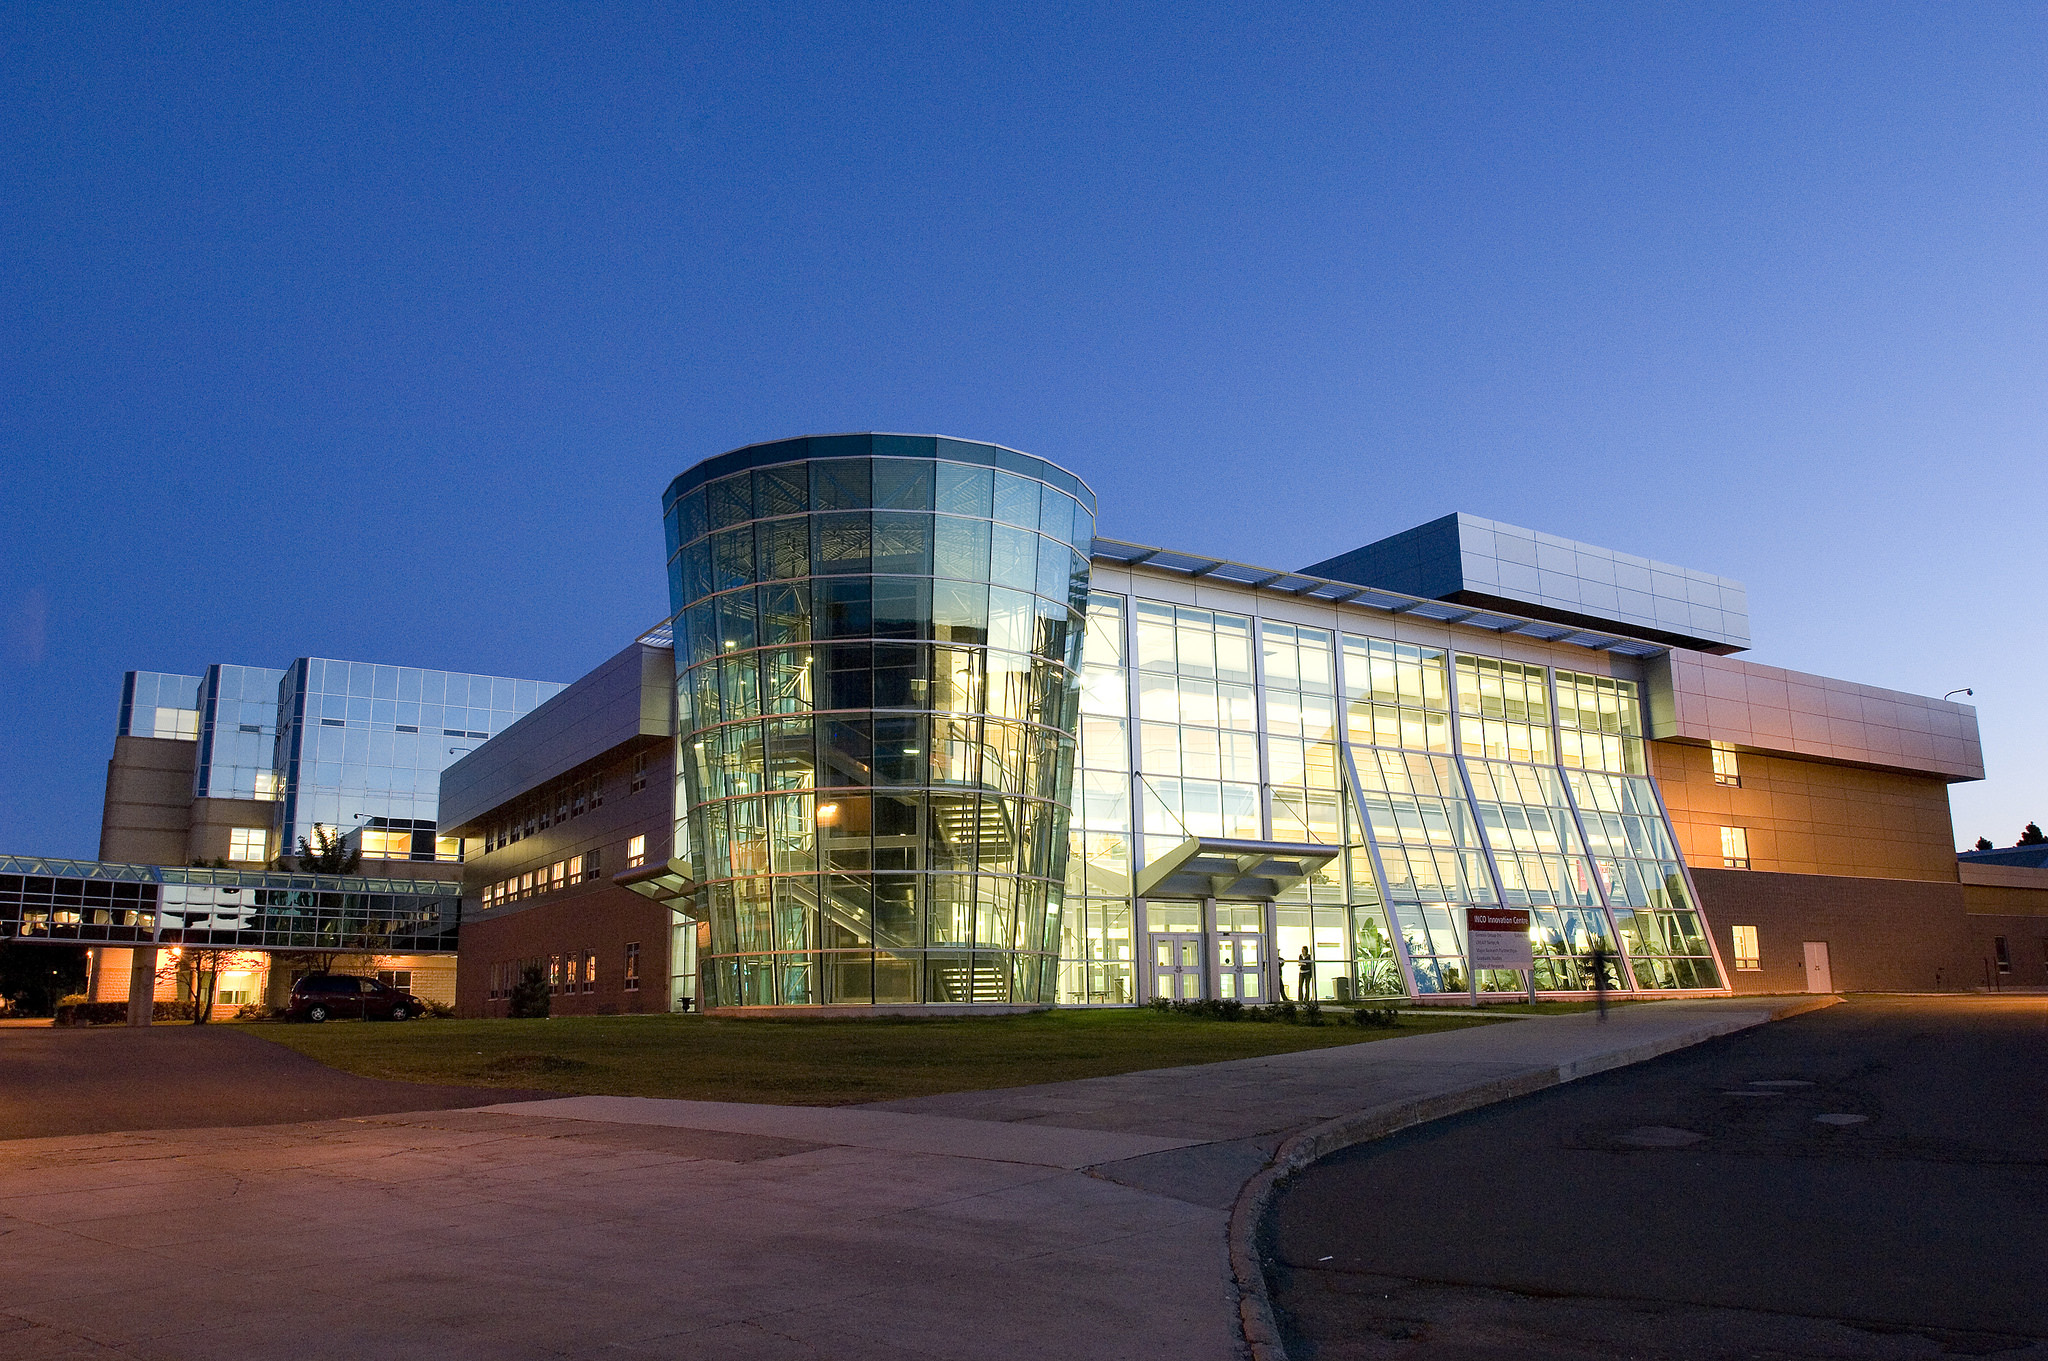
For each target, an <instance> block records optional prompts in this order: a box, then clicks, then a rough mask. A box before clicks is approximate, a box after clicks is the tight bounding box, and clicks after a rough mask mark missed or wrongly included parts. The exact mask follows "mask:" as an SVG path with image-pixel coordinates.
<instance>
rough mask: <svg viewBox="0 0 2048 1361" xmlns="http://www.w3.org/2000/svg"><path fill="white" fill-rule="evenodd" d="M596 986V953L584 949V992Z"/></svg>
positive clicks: (592, 989)
mask: <svg viewBox="0 0 2048 1361" xmlns="http://www.w3.org/2000/svg"><path fill="white" fill-rule="evenodd" d="M596 987H597V955H596V953H595V952H592V951H585V952H584V955H583V990H584V991H585V992H591V991H594V990H595V989H596Z"/></svg>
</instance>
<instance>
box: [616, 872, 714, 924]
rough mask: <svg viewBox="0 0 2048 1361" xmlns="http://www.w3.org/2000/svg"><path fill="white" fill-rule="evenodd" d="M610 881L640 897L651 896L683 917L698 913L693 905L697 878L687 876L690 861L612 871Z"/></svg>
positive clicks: (700, 912) (694, 915) (689, 874)
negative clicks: (620, 871)
mask: <svg viewBox="0 0 2048 1361" xmlns="http://www.w3.org/2000/svg"><path fill="white" fill-rule="evenodd" d="M612 882H613V883H615V884H617V885H618V886H619V887H620V888H625V889H631V890H632V891H633V892H635V893H637V894H639V895H640V896H641V897H643V898H652V899H653V900H654V901H655V902H657V903H663V904H665V905H667V907H668V908H669V910H670V911H672V912H677V913H680V914H681V915H683V916H686V917H700V916H702V915H703V914H702V911H701V909H698V908H697V907H696V899H695V896H694V895H695V894H696V891H697V887H698V885H697V881H696V879H695V878H693V877H692V875H691V867H690V862H689V861H687V860H670V861H667V862H666V863H664V864H659V865H649V866H647V867H646V868H645V869H637V870H626V871H625V872H623V873H621V874H614V875H613V876H612Z"/></svg>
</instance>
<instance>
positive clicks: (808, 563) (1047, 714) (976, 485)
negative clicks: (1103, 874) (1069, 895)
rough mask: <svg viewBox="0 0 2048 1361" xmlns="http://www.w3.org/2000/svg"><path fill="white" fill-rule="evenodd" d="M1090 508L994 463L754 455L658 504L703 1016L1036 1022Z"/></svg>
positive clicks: (1064, 850) (1082, 495) (959, 450)
mask: <svg viewBox="0 0 2048 1361" xmlns="http://www.w3.org/2000/svg"><path fill="white" fill-rule="evenodd" d="M1094 508H1095V501H1094V495H1093V493H1092V492H1091V491H1089V489H1088V488H1087V487H1086V486H1085V485H1084V484H1083V483H1081V482H1080V480H1079V479H1077V478H1075V477H1074V476H1073V475H1072V474H1069V473H1067V472H1065V471H1064V470H1062V469H1059V468H1057V467H1055V466H1053V465H1052V464H1049V463H1046V462H1044V461H1043V460H1040V459H1036V458H1033V457H1031V456H1029V455H1026V454H1019V453H1017V452H1015V451H1013V450H1008V449H1001V448H998V447H996V446H993V445H986V444H975V443H968V442H964V441H958V440H947V439H936V438H933V437H929V436H898V435H843V436H822V437H812V438H809V439H797V440H785V441H780V442H777V443H774V444H767V445H756V446H750V447H748V448H745V449H740V450H735V451H734V452H732V453H730V454H725V455H721V456H720V457H718V458H715V459H711V460H707V461H706V462H705V463H702V464H699V465H698V466H697V467H696V468H693V469H692V470H690V471H689V472H687V473H685V474H683V475H682V476H681V477H679V478H677V479H676V480H675V482H674V483H672V484H671V485H670V487H669V490H668V494H667V495H666V497H665V498H664V503H663V512H664V521H665V523H666V527H667V532H668V542H669V548H670V554H671V556H670V564H669V581H670V594H671V602H672V605H673V607H674V609H675V611H676V614H677V620H676V625H677V626H676V642H677V667H678V677H677V697H678V717H679V723H678V732H679V736H678V749H679V750H678V755H679V759H678V762H677V764H678V769H679V770H680V772H681V789H680V791H679V793H680V799H679V803H680V807H681V810H682V812H681V816H680V818H679V820H678V829H677V845H676V854H677V855H678V857H680V858H683V859H686V860H688V861H689V862H690V863H691V866H692V869H693V872H694V874H695V877H696V879H697V880H698V882H699V883H700V884H702V886H703V887H702V888H701V890H700V892H701V894H702V903H701V907H702V910H703V912H704V913H705V916H706V919H707V920H708V921H709V923H710V927H711V945H710V949H709V951H708V952H707V953H706V955H705V960H704V962H705V975H706V986H707V989H708V994H707V999H706V1000H707V1004H708V1005H712V1006H805V1005H822V1004H923V1005H949V1004H1027V1005H1036V1004H1040V1003H1044V1002H1050V1001H1051V1000H1053V994H1054V990H1055V987H1056V983H1057V977H1056V970H1055V967H1054V966H1055V961H1056V959H1057V951H1058V948H1059V941H1060V931H1061V905H1062V900H1063V897H1064V894H1065V888H1066V882H1065V881H1066V878H1067V860H1068V853H1069V852H1068V840H1069V836H1068V834H1069V821H1070V813H1071V808H1072V804H1073V781H1074V767H1075V759H1074V738H1075V726H1076V719H1077V716H1078V707H1079V698H1080V685H1079V671H1080V663H1081V648H1082V637H1083V630H1084V627H1085V618H1086V610H1087V592H1088V557H1087V551H1088V548H1089V546H1090V545H1091V544H1092V542H1093V538H1094Z"/></svg>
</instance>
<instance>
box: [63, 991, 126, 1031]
mask: <svg viewBox="0 0 2048 1361" xmlns="http://www.w3.org/2000/svg"><path fill="white" fill-rule="evenodd" d="M127 1019H128V1004H127V1003H126V1002H74V1001H72V1000H71V999H70V998H68V997H67V998H65V999H64V1000H63V1001H62V1002H60V1003H58V1005H57V1024H58V1025H120V1024H122V1023H124V1022H125V1021H127Z"/></svg>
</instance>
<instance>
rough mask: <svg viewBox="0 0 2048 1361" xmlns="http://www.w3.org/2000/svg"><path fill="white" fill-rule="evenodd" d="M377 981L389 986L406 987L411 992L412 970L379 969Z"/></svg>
mask: <svg viewBox="0 0 2048 1361" xmlns="http://www.w3.org/2000/svg"><path fill="white" fill-rule="evenodd" d="M377 981H378V982H379V983H382V984H383V985H384V986H385V987H387V988H404V989H405V990H406V991H408V992H410V991H411V990H412V970H411V969H379V970H377Z"/></svg>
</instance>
